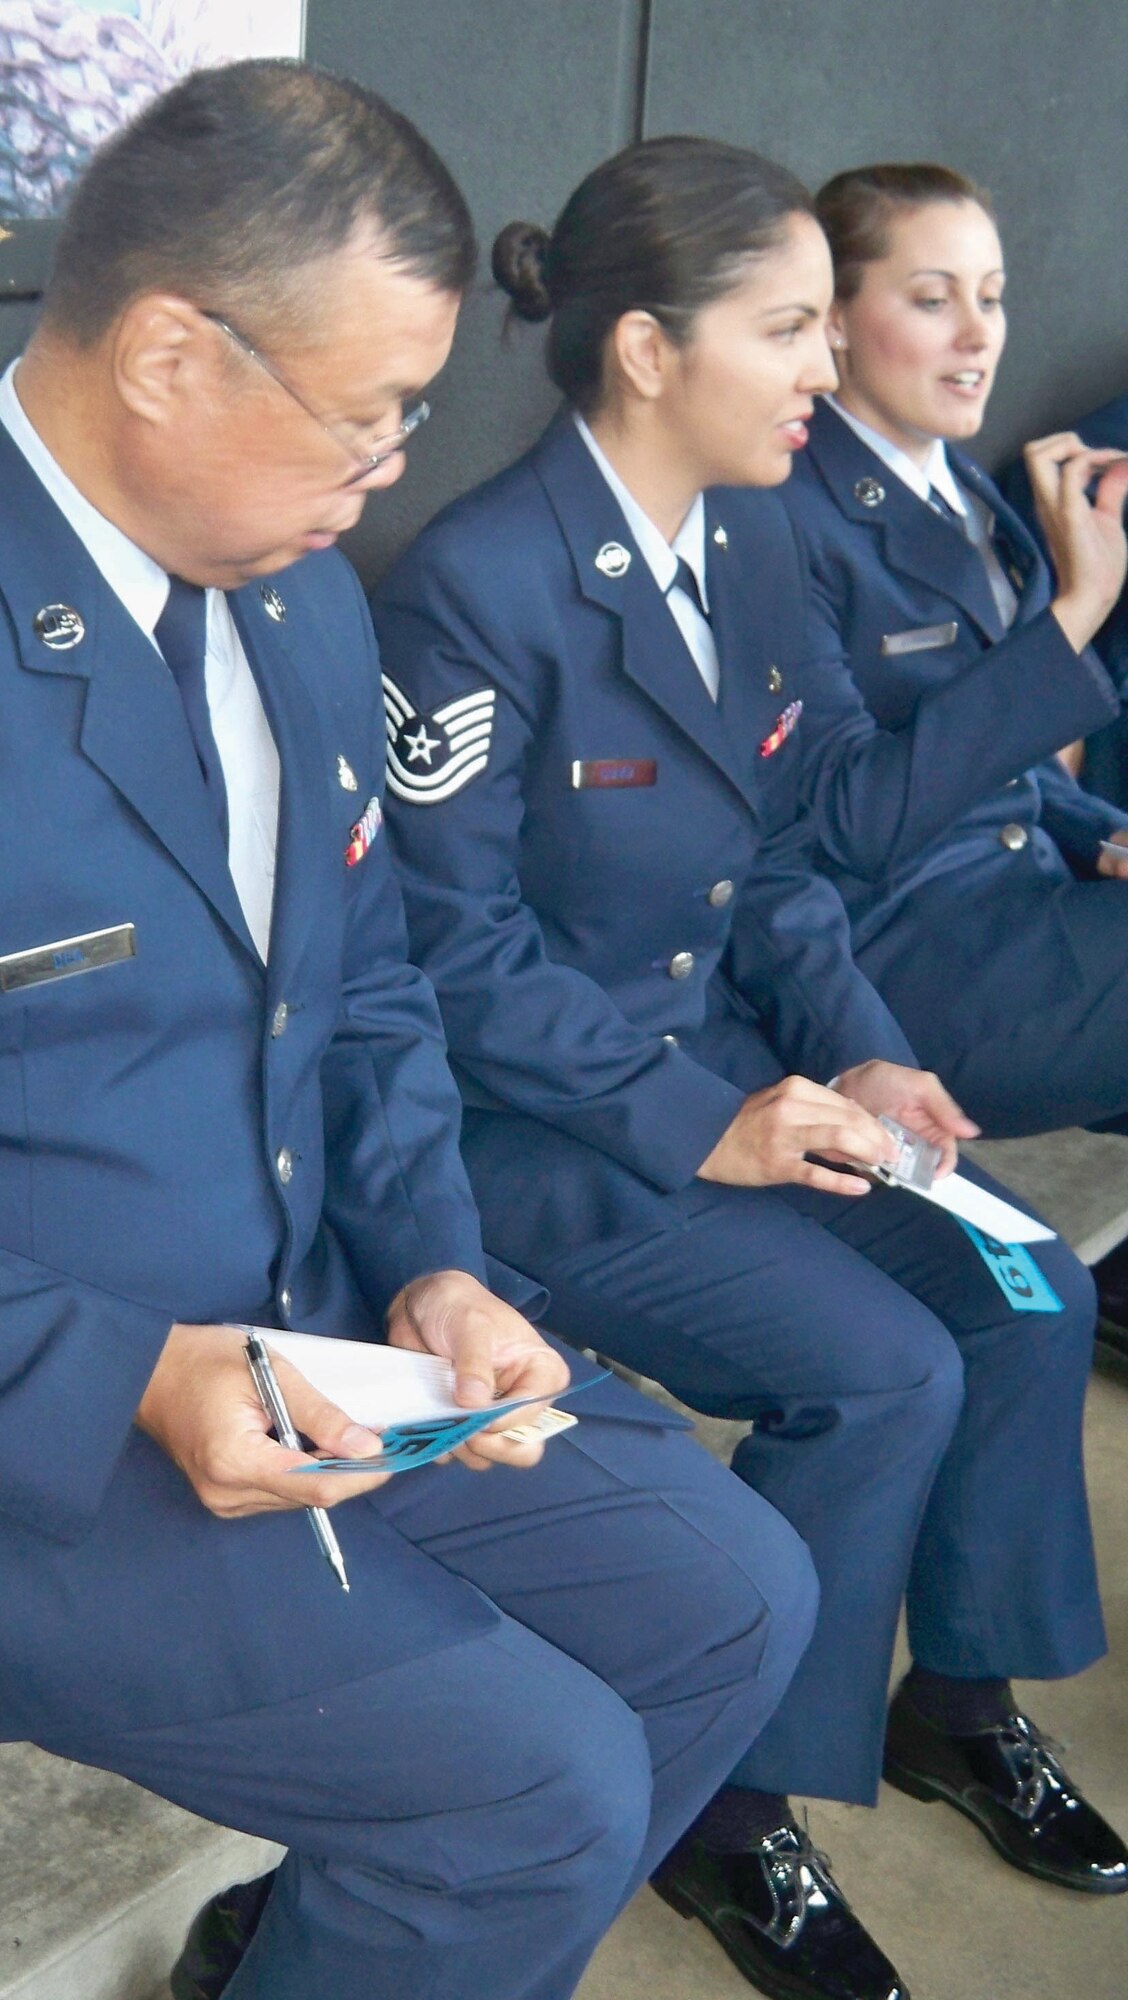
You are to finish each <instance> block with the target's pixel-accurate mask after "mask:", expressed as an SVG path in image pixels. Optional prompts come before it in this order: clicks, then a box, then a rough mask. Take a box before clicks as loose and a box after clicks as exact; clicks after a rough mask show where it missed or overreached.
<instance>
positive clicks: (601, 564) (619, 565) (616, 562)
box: [595, 542, 631, 577]
mask: <svg viewBox="0 0 1128 2000" xmlns="http://www.w3.org/2000/svg"><path fill="white" fill-rule="evenodd" d="M630 566H631V552H630V550H629V549H625V548H624V547H623V544H622V542H604V544H603V547H602V548H601V549H600V551H599V554H598V555H597V556H596V558H595V567H596V569H598V570H602V572H603V575H604V576H610V577H617V576H625V575H626V573H627V571H628V570H629V568H630Z"/></svg>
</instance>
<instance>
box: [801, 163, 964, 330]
mask: <svg viewBox="0 0 1128 2000" xmlns="http://www.w3.org/2000/svg"><path fill="white" fill-rule="evenodd" d="M933 201H950V202H960V201H974V202H977V203H978V205H979V207H980V208H981V209H983V210H984V211H985V213H986V214H987V215H989V216H990V217H991V219H992V221H993V220H994V216H995V210H994V207H993V206H992V202H991V197H990V195H989V194H988V193H987V192H986V190H985V189H984V188H981V187H978V186H977V185H976V183H975V182H974V181H970V180H968V179H967V178H966V177H965V176H964V175H963V174H958V173H957V172H956V171H955V169H954V168H953V167H938V166H933V165H932V164H930V163H929V162H927V161H918V162H911V163H907V164H904V165H900V164H896V163H887V164H884V165H878V166H872V167H851V168H849V169H848V171H847V172H846V173H842V174H835V175H834V177H833V179H832V180H829V181H827V182H826V183H825V184H824V186H822V187H821V188H820V189H819V191H818V194H817V195H816V196H815V213H816V215H817V216H818V219H819V221H820V222H821V223H822V226H823V228H824V230H825V231H826V235H827V239H828V241H829V243H830V252H831V256H832V257H833V258H834V285H835V292H836V294H837V296H838V298H840V299H843V300H847V299H852V298H855V297H856V296H857V293H858V290H859V287H860V285H861V282H862V276H863V273H864V271H865V267H866V265H867V264H875V263H878V262H879V261H880V259H881V258H882V257H886V256H888V254H889V227H890V224H891V223H892V221H893V219H894V217H895V216H897V215H901V214H904V213H906V212H907V211H908V210H910V209H913V208H924V207H925V206H926V205H927V204H928V203H929V202H933Z"/></svg>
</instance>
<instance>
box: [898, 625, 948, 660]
mask: <svg viewBox="0 0 1128 2000" xmlns="http://www.w3.org/2000/svg"><path fill="white" fill-rule="evenodd" d="M959 629H960V628H959V626H958V624H957V623H956V620H955V619H954V618H952V619H950V620H949V622H948V623H947V624H946V625H917V626H914V627H913V629H912V630H911V631H909V632H887V633H886V634H885V637H884V638H883V640H882V642H881V650H882V653H883V654H884V655H885V657H886V659H888V658H889V657H890V655H891V654H897V653H929V652H931V651H932V650H933V648H934V647H936V646H951V645H954V643H955V640H956V635H957V633H958V632H959Z"/></svg>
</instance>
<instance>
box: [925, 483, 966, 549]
mask: <svg viewBox="0 0 1128 2000" xmlns="http://www.w3.org/2000/svg"><path fill="white" fill-rule="evenodd" d="M928 504H929V506H930V507H931V509H932V511H933V513H934V514H942V515H943V517H944V519H945V521H950V522H951V524H952V526H953V528H958V529H959V531H960V533H961V535H963V536H964V538H965V540H966V539H967V521H966V519H965V517H964V516H963V515H962V514H957V512H956V510H955V508H954V507H953V505H952V503H951V501H950V500H945V498H944V495H943V494H942V493H940V492H938V490H937V488H936V487H935V486H930V487H929V489H928Z"/></svg>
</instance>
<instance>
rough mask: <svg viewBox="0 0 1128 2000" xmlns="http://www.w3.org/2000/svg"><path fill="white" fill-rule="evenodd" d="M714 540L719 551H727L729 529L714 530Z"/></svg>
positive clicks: (719, 528) (718, 528)
mask: <svg viewBox="0 0 1128 2000" xmlns="http://www.w3.org/2000/svg"><path fill="white" fill-rule="evenodd" d="M713 540H714V541H715V542H716V544H717V547H718V548H719V549H727V547H728V529H727V528H721V527H717V528H714V529H713Z"/></svg>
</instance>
